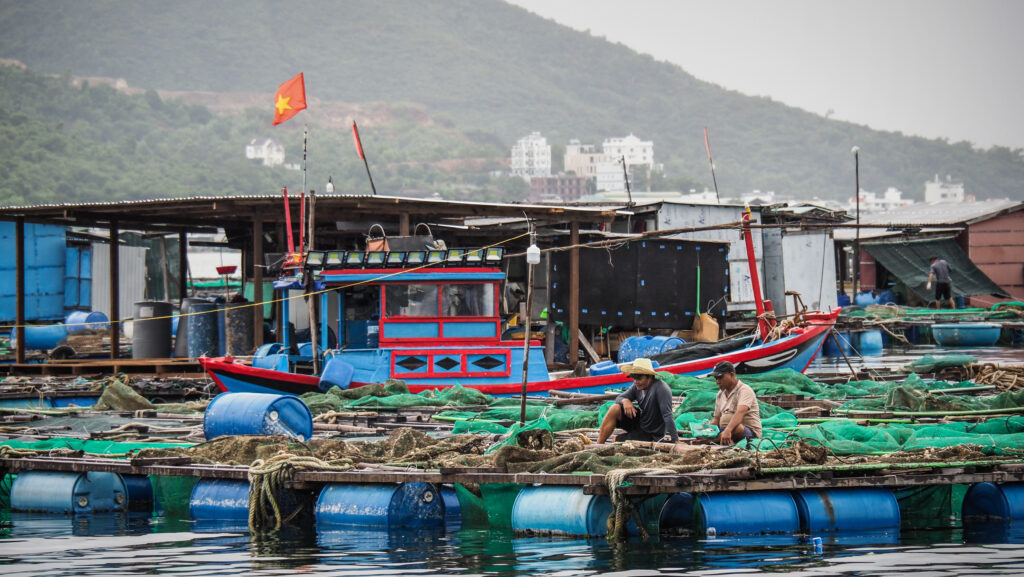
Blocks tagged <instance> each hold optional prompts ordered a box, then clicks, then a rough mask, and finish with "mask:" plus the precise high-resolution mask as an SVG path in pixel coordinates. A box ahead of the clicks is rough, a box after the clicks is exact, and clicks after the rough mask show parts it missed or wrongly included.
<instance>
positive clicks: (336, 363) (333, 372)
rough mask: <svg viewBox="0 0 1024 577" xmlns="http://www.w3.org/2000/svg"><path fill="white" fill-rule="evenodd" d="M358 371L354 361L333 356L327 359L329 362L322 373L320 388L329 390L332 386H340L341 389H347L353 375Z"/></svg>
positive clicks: (324, 390)
mask: <svg viewBox="0 0 1024 577" xmlns="http://www.w3.org/2000/svg"><path fill="white" fill-rule="evenodd" d="M355 372H356V368H355V366H353V365H352V363H350V362H347V361H344V360H342V359H341V358H338V357H331V358H328V359H327V363H326V364H325V365H324V370H323V372H322V373H321V374H320V383H319V385H318V386H319V387H320V390H321V391H323V392H325V393H326V392H327V391H329V390H330V389H331V387H338V388H340V389H347V388H348V386H349V384H350V383H351V382H352V375H353V374H354V373H355Z"/></svg>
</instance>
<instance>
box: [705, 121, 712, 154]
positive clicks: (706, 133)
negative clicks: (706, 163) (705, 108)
mask: <svg viewBox="0 0 1024 577" xmlns="http://www.w3.org/2000/svg"><path fill="white" fill-rule="evenodd" d="M704 148H706V149H708V160H711V142H710V141H709V140H708V127H707V126H705V127H704Z"/></svg>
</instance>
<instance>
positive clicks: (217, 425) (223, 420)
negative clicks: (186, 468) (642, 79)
mask: <svg viewBox="0 0 1024 577" xmlns="http://www.w3.org/2000/svg"><path fill="white" fill-rule="evenodd" d="M203 434H204V435H206V439H207V440H210V439H214V438H217V437H222V436H225V435H227V436H231V435H287V436H289V437H294V438H296V439H302V440H303V441H306V440H309V438H310V437H312V436H313V415H312V414H310V412H309V407H307V406H306V403H303V402H302V401H301V400H299V398H298V397H293V396H291V395H264V394H260V393H221V394H219V395H217V396H216V397H214V399H213V401H211V402H210V404H209V405H208V406H207V407H206V412H205V413H204V414H203Z"/></svg>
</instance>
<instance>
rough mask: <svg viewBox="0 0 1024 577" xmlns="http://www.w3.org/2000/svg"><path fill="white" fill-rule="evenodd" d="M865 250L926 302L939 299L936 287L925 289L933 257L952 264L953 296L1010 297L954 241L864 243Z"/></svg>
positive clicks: (950, 239) (945, 239)
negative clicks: (936, 295) (936, 294)
mask: <svg viewBox="0 0 1024 577" xmlns="http://www.w3.org/2000/svg"><path fill="white" fill-rule="evenodd" d="M861 247H863V248H864V250H866V251H868V253H869V254H870V255H871V256H873V257H875V260H877V261H878V262H879V263H880V264H881V265H882V266H884V267H885V268H886V270H888V271H889V272H890V273H892V274H893V275H894V276H895V277H896V278H898V279H900V282H902V283H903V284H905V285H907V289H908V290H910V291H911V292H913V293H914V294H915V295H917V296H918V297H920V298H921V299H922V300H924V301H926V302H927V301H931V300H934V298H935V291H934V286H933V287H932V290H928V289H926V288H925V284H927V282H928V272H929V270H930V269H929V267H930V264H931V263H930V259H931V257H932V256H937V257H939V258H941V259H945V261H946V262H948V263H949V266H950V268H951V269H952V271H951V272H950V276H951V277H952V278H953V296H965V297H969V296H977V295H992V296H995V297H1004V298H1005V297H1009V296H1010V295H1009V294H1007V293H1006V291H1004V290H1003V289H1002V288H1000V286H999V285H997V284H996V283H994V282H992V279H990V278H988V277H987V276H985V273H983V272H981V270H979V269H978V267H976V266H974V263H973V262H971V259H970V258H968V257H967V254H965V253H964V251H962V250H960V247H959V246H957V244H956V241H954V240H953V239H952V238H941V239H929V240H913V241H888V242H878V243H874V242H873V243H862V244H861Z"/></svg>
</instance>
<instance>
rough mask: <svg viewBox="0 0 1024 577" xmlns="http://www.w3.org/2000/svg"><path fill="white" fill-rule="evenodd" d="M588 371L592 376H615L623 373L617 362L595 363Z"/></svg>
mask: <svg viewBox="0 0 1024 577" xmlns="http://www.w3.org/2000/svg"><path fill="white" fill-rule="evenodd" d="M587 371H588V372H589V373H590V376H594V375H615V374H618V373H619V372H621V371H620V370H619V365H618V363H616V362H615V361H601V362H600V363H595V364H593V365H590V368H589V369H587Z"/></svg>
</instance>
